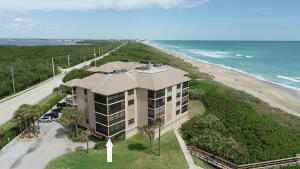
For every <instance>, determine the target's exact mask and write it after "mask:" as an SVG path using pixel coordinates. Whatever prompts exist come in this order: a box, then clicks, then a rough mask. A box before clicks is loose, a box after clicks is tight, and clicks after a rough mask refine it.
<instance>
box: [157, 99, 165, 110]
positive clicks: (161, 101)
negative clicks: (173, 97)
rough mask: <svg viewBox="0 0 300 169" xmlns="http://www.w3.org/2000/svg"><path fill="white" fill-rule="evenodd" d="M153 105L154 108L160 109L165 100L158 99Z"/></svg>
mask: <svg viewBox="0 0 300 169" xmlns="http://www.w3.org/2000/svg"><path fill="white" fill-rule="evenodd" d="M155 103H156V106H155V107H156V108H158V107H161V106H163V105H165V98H160V99H158V100H156V101H155Z"/></svg>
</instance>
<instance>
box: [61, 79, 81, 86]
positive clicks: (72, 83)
mask: <svg viewBox="0 0 300 169" xmlns="http://www.w3.org/2000/svg"><path fill="white" fill-rule="evenodd" d="M79 81H80V79H73V80H70V81H68V82H66V83H64V86H67V87H75V86H76V85H77V84H78V83H79Z"/></svg>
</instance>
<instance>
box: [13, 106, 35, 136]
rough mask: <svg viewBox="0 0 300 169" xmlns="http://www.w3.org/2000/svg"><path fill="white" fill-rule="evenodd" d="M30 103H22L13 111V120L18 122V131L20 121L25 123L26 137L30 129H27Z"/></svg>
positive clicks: (29, 118)
mask: <svg viewBox="0 0 300 169" xmlns="http://www.w3.org/2000/svg"><path fill="white" fill-rule="evenodd" d="M30 111H31V110H30V105H28V104H23V105H21V106H20V107H19V109H18V110H17V111H16V112H15V113H14V118H13V119H14V121H16V122H17V123H18V124H19V128H20V131H22V130H21V126H20V125H22V123H24V124H25V127H26V129H25V130H26V131H27V133H28V137H31V136H30V130H29V126H30V120H31V113H30Z"/></svg>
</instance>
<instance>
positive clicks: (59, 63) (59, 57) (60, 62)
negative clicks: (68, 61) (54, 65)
mask: <svg viewBox="0 0 300 169" xmlns="http://www.w3.org/2000/svg"><path fill="white" fill-rule="evenodd" d="M58 58H59V66H61V60H60V56H58Z"/></svg>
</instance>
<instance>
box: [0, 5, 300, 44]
mask: <svg viewBox="0 0 300 169" xmlns="http://www.w3.org/2000/svg"><path fill="white" fill-rule="evenodd" d="M0 38H43V39H139V38H145V39H149V40H300V0H0Z"/></svg>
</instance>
